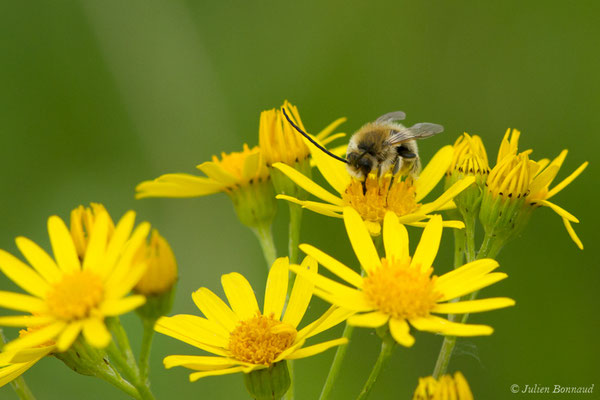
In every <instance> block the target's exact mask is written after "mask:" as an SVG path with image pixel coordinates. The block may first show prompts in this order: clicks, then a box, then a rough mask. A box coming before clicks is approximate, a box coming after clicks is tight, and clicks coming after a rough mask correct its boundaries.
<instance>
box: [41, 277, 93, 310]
mask: <svg viewBox="0 0 600 400" xmlns="http://www.w3.org/2000/svg"><path fill="white" fill-rule="evenodd" d="M103 298H104V287H103V284H102V279H101V278H100V277H99V276H98V275H96V274H94V273H93V272H91V271H76V272H73V273H71V274H66V275H64V276H63V278H62V280H61V281H59V282H57V283H56V284H55V285H54V286H53V287H52V289H51V290H50V291H49V292H48V295H47V296H46V303H47V304H48V308H49V309H50V312H51V313H52V314H54V315H55V316H56V317H58V318H60V319H63V320H69V321H71V320H77V319H83V318H86V317H88V316H90V315H91V314H92V312H93V310H94V309H95V308H97V307H98V305H99V304H100V302H101V301H102V300H103Z"/></svg>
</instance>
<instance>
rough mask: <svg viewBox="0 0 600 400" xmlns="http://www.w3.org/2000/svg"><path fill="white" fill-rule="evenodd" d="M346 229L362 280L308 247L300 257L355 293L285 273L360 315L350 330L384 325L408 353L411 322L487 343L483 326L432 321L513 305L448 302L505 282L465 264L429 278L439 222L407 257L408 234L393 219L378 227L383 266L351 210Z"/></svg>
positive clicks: (489, 267)
mask: <svg viewBox="0 0 600 400" xmlns="http://www.w3.org/2000/svg"><path fill="white" fill-rule="evenodd" d="M344 222H345V224H346V230H347V231H348V237H349V238H350V242H351V244H352V247H353V248H354V252H355V253H356V257H357V258H358V260H359V262H360V264H361V266H362V268H363V269H364V270H365V272H366V274H367V275H366V276H365V277H362V276H361V275H359V274H358V273H356V272H354V271H353V270H352V269H350V268H349V267H347V266H345V265H343V264H342V263H340V262H339V261H337V260H336V259H334V258H333V257H331V256H329V255H327V254H325V253H323V252H322V251H321V250H318V249H317V248H315V247H313V246H310V245H307V244H303V245H300V249H301V250H302V251H304V253H306V254H307V255H309V256H311V257H313V258H315V259H316V260H317V261H318V262H319V263H320V264H322V265H323V266H324V267H325V268H327V269H328V270H329V271H331V272H332V273H333V274H334V275H337V276H338V277H339V278H341V279H343V280H344V281H346V282H348V283H349V284H351V285H352V286H354V287H349V286H347V285H343V284H340V283H338V282H335V281H333V280H331V279H329V278H326V277H324V276H321V275H309V274H307V273H306V272H305V271H304V270H302V269H300V268H297V267H294V266H291V267H290V269H292V270H293V271H294V272H296V273H297V274H298V276H300V277H305V278H306V279H307V280H310V281H311V282H313V283H314V284H315V294H316V295H317V296H319V297H321V298H323V299H324V300H326V301H328V302H330V303H332V304H334V305H337V306H339V307H343V308H346V309H348V310H352V311H355V312H358V313H360V314H356V315H353V316H351V317H350V318H349V319H348V323H349V324H350V325H355V326H363V327H372V328H378V327H380V326H384V325H385V324H389V329H390V333H391V334H392V337H393V338H394V339H395V340H396V341H397V342H398V343H400V344H402V345H404V346H412V345H413V343H414V338H413V337H412V336H411V335H410V333H409V325H408V323H409V322H410V324H411V325H412V326H413V327H415V328H416V329H418V330H421V331H427V332H435V333H441V334H443V335H452V336H479V335H490V334H491V333H492V332H493V329H492V328H491V327H489V326H487V325H467V324H462V323H457V322H452V321H449V320H447V319H444V318H440V317H438V316H435V315H433V314H465V313H473V312H481V311H488V310H493V309H497V308H503V307H508V306H512V305H514V301H513V300H512V299H509V298H489V299H484V300H471V301H458V302H452V301H451V300H453V299H457V298H459V297H461V296H464V295H467V294H469V293H472V292H474V291H477V290H479V289H481V288H483V287H486V286H489V285H491V284H493V283H495V282H498V281H499V280H502V279H504V278H506V277H507V276H506V274H504V273H500V272H491V271H493V270H494V269H496V268H497V267H498V263H497V262H496V261H494V260H492V259H482V260H477V261H474V262H471V263H468V264H465V265H463V266H461V267H459V268H457V269H455V270H453V271H451V272H448V273H446V274H444V275H442V276H440V277H438V276H435V275H434V276H432V273H433V268H432V267H431V265H432V263H433V261H434V259H435V256H436V254H437V251H438V247H439V244H440V240H441V237H442V219H441V217H440V216H434V217H432V218H431V219H430V220H429V222H428V223H427V225H426V226H425V229H424V230H423V235H422V237H421V241H420V242H419V244H418V246H417V249H416V250H415V253H414V255H413V256H412V257H411V256H410V254H409V251H408V233H407V231H406V228H405V227H404V226H403V225H401V224H400V223H399V221H398V217H397V216H396V215H395V214H394V213H392V212H388V213H387V214H386V215H385V220H384V226H383V242H384V246H385V253H386V256H385V257H384V258H381V259H380V258H379V255H378V254H377V250H376V249H375V246H374V244H373V242H372V239H371V237H370V236H369V232H368V231H367V229H366V228H365V225H364V223H363V221H362V219H361V217H360V215H359V214H358V213H357V212H356V211H355V210H354V209H352V208H351V207H346V208H345V209H344Z"/></svg>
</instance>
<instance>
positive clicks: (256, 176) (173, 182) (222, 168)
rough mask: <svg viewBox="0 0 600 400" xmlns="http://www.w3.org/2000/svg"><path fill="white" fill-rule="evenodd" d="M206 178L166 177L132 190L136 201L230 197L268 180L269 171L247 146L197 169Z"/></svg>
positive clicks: (258, 154)
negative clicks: (221, 194) (217, 195)
mask: <svg viewBox="0 0 600 400" xmlns="http://www.w3.org/2000/svg"><path fill="white" fill-rule="evenodd" d="M196 168H198V169H199V170H200V171H202V172H203V173H204V174H205V175H206V177H201V176H195V175H190V174H166V175H161V176H159V177H158V178H156V179H154V180H152V181H144V182H142V183H140V184H139V185H137V187H136V188H135V189H136V191H137V193H136V198H138V199H142V198H146V197H200V196H206V195H209V194H214V193H219V192H225V193H228V194H229V193H231V192H233V191H235V190H236V189H238V188H240V187H243V186H247V185H250V184H252V183H255V182H262V181H266V180H268V179H269V170H268V169H267V165H266V164H265V162H264V160H263V159H262V158H261V153H260V149H259V148H258V146H255V147H253V148H252V149H250V148H249V147H248V145H247V144H244V148H243V150H242V151H241V152H232V153H229V154H226V153H221V159H220V160H219V159H218V158H217V156H213V158H212V161H207V162H204V163H202V164H200V165H198V166H197V167H196Z"/></svg>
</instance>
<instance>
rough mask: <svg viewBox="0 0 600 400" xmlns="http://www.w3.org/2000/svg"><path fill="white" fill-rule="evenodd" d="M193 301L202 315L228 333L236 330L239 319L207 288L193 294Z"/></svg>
mask: <svg viewBox="0 0 600 400" xmlns="http://www.w3.org/2000/svg"><path fill="white" fill-rule="evenodd" d="M192 299H193V300H194V303H195V304H196V307H198V309H200V311H202V314H204V315H205V316H206V318H208V319H209V320H211V321H214V322H216V323H218V324H220V325H221V326H222V327H223V328H225V329H226V330H227V331H228V332H231V331H233V330H234V329H235V327H236V326H237V324H238V321H239V317H238V316H237V315H235V313H234V312H233V311H231V308H229V307H228V306H227V304H225V302H224V301H223V300H221V299H220V298H219V296H217V295H216V294H214V293H213V292H211V291H210V290H209V289H207V288H200V289H198V290H197V291H195V292H194V293H192Z"/></svg>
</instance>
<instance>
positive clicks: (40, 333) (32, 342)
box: [2, 321, 67, 352]
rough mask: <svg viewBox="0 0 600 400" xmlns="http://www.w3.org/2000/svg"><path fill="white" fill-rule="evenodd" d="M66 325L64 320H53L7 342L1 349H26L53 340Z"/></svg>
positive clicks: (8, 350)
mask: <svg viewBox="0 0 600 400" xmlns="http://www.w3.org/2000/svg"><path fill="white" fill-rule="evenodd" d="M66 326H67V324H66V322H63V321H56V322H53V323H52V324H50V325H48V326H45V327H43V328H40V329H39V330H36V331H34V332H31V333H29V334H27V335H25V336H22V337H20V338H18V339H15V340H13V341H12V342H9V343H7V344H6V345H5V346H4V348H3V349H2V350H3V351H6V352H11V351H18V350H22V349H26V348H28V347H36V346H39V345H41V344H44V343H46V342H48V341H50V340H54V338H56V336H58V335H59V334H60V332H62V330H63V329H64V328H65V327H66Z"/></svg>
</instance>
